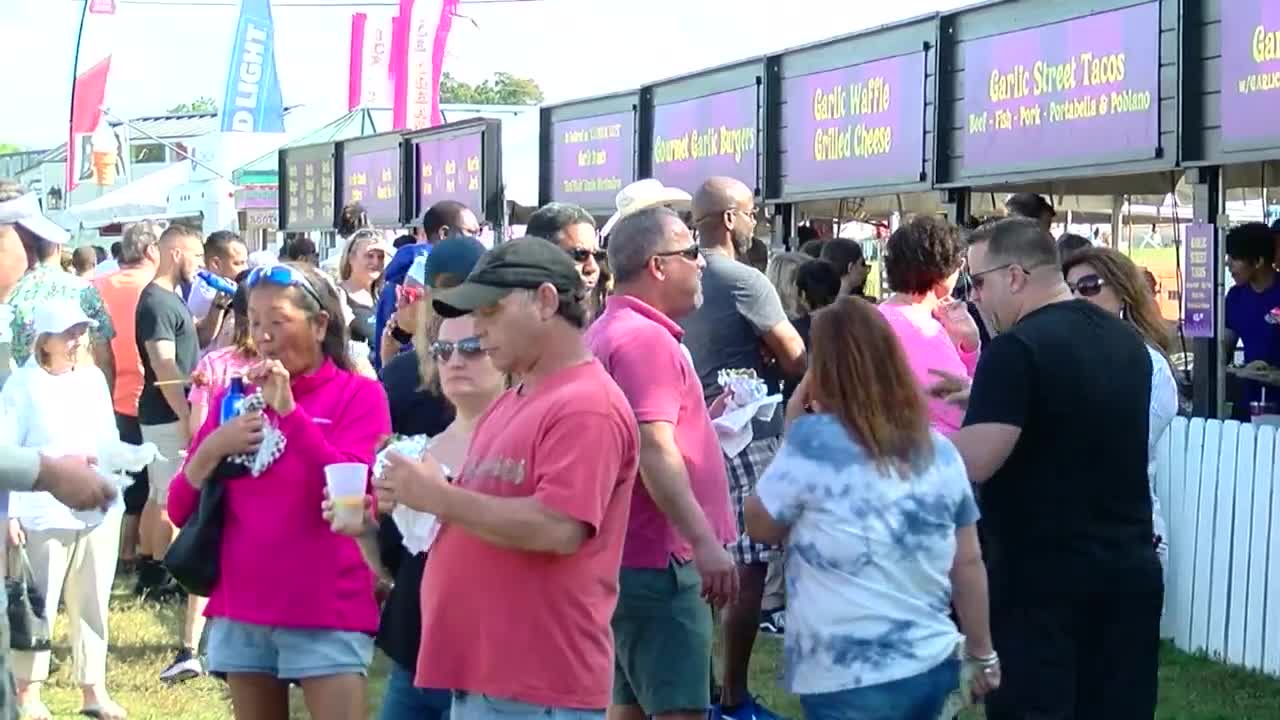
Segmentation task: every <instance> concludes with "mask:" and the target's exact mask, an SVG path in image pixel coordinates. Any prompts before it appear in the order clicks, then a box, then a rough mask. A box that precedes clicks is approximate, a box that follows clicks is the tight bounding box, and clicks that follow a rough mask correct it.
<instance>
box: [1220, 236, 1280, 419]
mask: <svg viewBox="0 0 1280 720" xmlns="http://www.w3.org/2000/svg"><path fill="white" fill-rule="evenodd" d="M1226 245H1227V267H1228V269H1229V270H1230V271H1231V279H1232V280H1233V281H1234V282H1235V286H1234V287H1232V288H1231V289H1230V290H1228V291H1227V300H1226V306H1225V308H1226V309H1225V312H1224V318H1223V325H1224V326H1225V327H1224V332H1223V352H1224V354H1225V356H1226V358H1227V359H1228V361H1230V359H1231V358H1233V357H1234V356H1235V351H1236V343H1237V342H1240V343H1242V344H1243V345H1244V361H1245V363H1246V364H1248V363H1255V362H1257V361H1261V362H1265V363H1267V364H1268V365H1270V366H1272V367H1273V368H1277V369H1280V282H1277V275H1276V269H1275V266H1274V262H1275V259H1276V245H1275V239H1274V237H1273V235H1272V231H1271V229H1270V228H1269V227H1267V226H1266V225H1264V224H1263V223H1245V224H1243V225H1238V226H1236V227H1234V228H1232V229H1231V231H1230V232H1228V233H1227V241H1226ZM1273 311H1275V313H1273ZM1262 388H1263V385H1262V384H1261V383H1259V382H1257V381H1255V380H1245V379H1240V380H1239V381H1238V382H1237V383H1235V384H1234V388H1231V387H1229V388H1228V394H1227V397H1228V399H1229V400H1231V401H1232V411H1231V417H1232V418H1234V419H1237V420H1243V421H1248V419H1249V416H1250V413H1249V404H1250V403H1252V402H1258V401H1260V400H1261V399H1262V394H1263V390H1262ZM1233 390H1234V392H1233ZM1267 402H1268V403H1277V404H1280V387H1276V388H1271V389H1269V390H1268V392H1267ZM1268 412H1270V413H1274V412H1276V410H1274V409H1272V410H1268Z"/></svg>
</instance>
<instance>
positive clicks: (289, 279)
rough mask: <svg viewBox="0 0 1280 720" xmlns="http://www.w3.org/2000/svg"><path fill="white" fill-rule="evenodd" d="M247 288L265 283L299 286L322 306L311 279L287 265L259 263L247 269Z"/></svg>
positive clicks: (279, 285) (280, 285)
mask: <svg viewBox="0 0 1280 720" xmlns="http://www.w3.org/2000/svg"><path fill="white" fill-rule="evenodd" d="M247 282H248V284H249V289H250V290H252V289H253V288H255V287H257V286H258V285H261V284H262V283H264V282H265V283H267V284H269V285H276V286H278V287H299V288H302V290H303V292H305V293H306V294H308V295H310V296H311V299H312V300H315V301H316V305H319V306H320V307H321V308H323V307H324V301H323V300H321V299H320V293H318V292H316V289H315V287H314V286H312V284H311V281H310V280H308V279H307V276H306V275H303V274H302V272H301V271H299V270H298V269H296V268H292V267H290V266H288V265H279V264H276V265H260V266H258V267H256V268H254V269H252V270H250V271H249V278H248V281H247Z"/></svg>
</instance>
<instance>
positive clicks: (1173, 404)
mask: <svg viewBox="0 0 1280 720" xmlns="http://www.w3.org/2000/svg"><path fill="white" fill-rule="evenodd" d="M1062 272H1063V274H1064V275H1066V278H1067V287H1069V288H1071V292H1072V293H1074V294H1075V296H1076V297H1079V298H1083V299H1085V300H1087V301H1089V302H1091V303H1093V304H1094V305H1097V306H1098V307H1100V308H1102V309H1103V310H1107V311H1109V312H1112V313H1115V314H1116V315H1119V316H1120V317H1122V318H1125V319H1127V320H1128V321H1129V322H1131V323H1133V326H1134V328H1135V329H1136V330H1137V331H1138V334H1139V335H1141V336H1142V339H1143V340H1145V341H1146V343H1147V353H1148V354H1150V355H1151V404H1150V413H1149V418H1150V424H1149V426H1148V438H1147V448H1148V451H1147V480H1148V482H1149V484H1150V486H1151V516H1152V517H1151V520H1152V523H1151V524H1152V533H1153V535H1154V537H1153V539H1152V542H1153V543H1155V546H1156V554H1158V555H1159V556H1160V564H1161V565H1162V566H1166V563H1167V561H1168V556H1169V543H1168V538H1167V531H1166V530H1165V524H1164V518H1163V517H1162V516H1161V512H1160V498H1158V497H1156V454H1155V453H1156V445H1157V444H1158V443H1159V442H1160V436H1162V435H1164V431H1165V429H1166V428H1168V427H1169V423H1171V422H1173V418H1174V416H1175V415H1177V414H1178V384H1177V383H1176V382H1175V381H1174V379H1173V369H1172V366H1171V365H1170V364H1169V358H1168V356H1166V355H1165V350H1164V348H1165V347H1166V346H1167V345H1168V343H1169V334H1168V330H1167V329H1166V328H1167V325H1166V324H1165V321H1164V318H1162V317H1161V316H1160V308H1159V307H1158V306H1157V305H1156V301H1155V298H1154V297H1152V296H1151V293H1150V291H1149V289H1148V286H1147V282H1146V279H1145V278H1144V277H1143V276H1142V272H1141V271H1140V270H1138V266H1137V265H1135V264H1134V263H1133V261H1132V260H1130V259H1129V258H1128V257H1126V256H1125V255H1124V254H1123V253H1120V252H1119V251H1116V250H1112V249H1111V248H1101V247H1094V248H1086V249H1085V250H1081V251H1080V252H1078V253H1076V254H1074V255H1072V256H1071V257H1070V258H1069V259H1068V260H1067V261H1066V262H1065V263H1063V266H1062Z"/></svg>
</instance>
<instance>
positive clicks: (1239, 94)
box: [1219, 0, 1280, 151]
mask: <svg viewBox="0 0 1280 720" xmlns="http://www.w3.org/2000/svg"><path fill="white" fill-rule="evenodd" d="M1221 32H1222V60H1221V61H1220V65H1221V68H1222V93H1221V95H1220V96H1219V97H1221V98H1222V112H1221V117H1222V149H1223V150H1229V151H1230V150H1252V149H1257V148H1266V147H1277V146H1280V123H1277V121H1276V116H1277V111H1278V110H1280V2H1276V1H1275V0H1230V2H1224V3H1222V24H1221Z"/></svg>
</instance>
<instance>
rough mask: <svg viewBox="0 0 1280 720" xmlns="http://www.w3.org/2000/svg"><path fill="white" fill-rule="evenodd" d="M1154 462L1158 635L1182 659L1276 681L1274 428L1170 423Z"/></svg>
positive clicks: (1277, 452) (1279, 640)
mask: <svg viewBox="0 0 1280 720" xmlns="http://www.w3.org/2000/svg"><path fill="white" fill-rule="evenodd" d="M1157 463H1158V465H1157V467H1158V470H1157V474H1156V494H1157V495H1158V496H1159V497H1160V503H1161V505H1162V506H1163V510H1164V516H1165V520H1166V522H1167V524H1168V531H1169V538H1168V542H1169V566H1168V568H1167V571H1166V582H1165V613H1164V621H1163V623H1162V626H1161V634H1162V635H1163V636H1165V637H1168V638H1172V639H1173V641H1174V644H1175V645H1177V646H1178V647H1179V648H1182V649H1183V650H1187V651H1190V652H1197V651H1204V652H1206V653H1208V655H1209V656H1210V657H1213V658H1215V659H1218V660H1221V661H1223V662H1227V663H1231V664H1234V665H1242V666H1244V667H1247V668H1250V669H1253V670H1261V671H1263V672H1266V673H1269V674H1272V675H1280V442H1277V433H1276V428H1274V427H1269V426H1265V425H1249V424H1241V423H1238V422H1235V421H1233V420H1231V421H1221V420H1205V419H1203V418H1193V419H1190V420H1188V419H1187V418H1182V417H1179V418H1176V419H1174V421H1173V424H1172V425H1170V427H1169V430H1168V431H1167V432H1166V433H1165V435H1164V437H1163V438H1162V439H1161V441H1160V446H1159V450H1158V457H1157Z"/></svg>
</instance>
